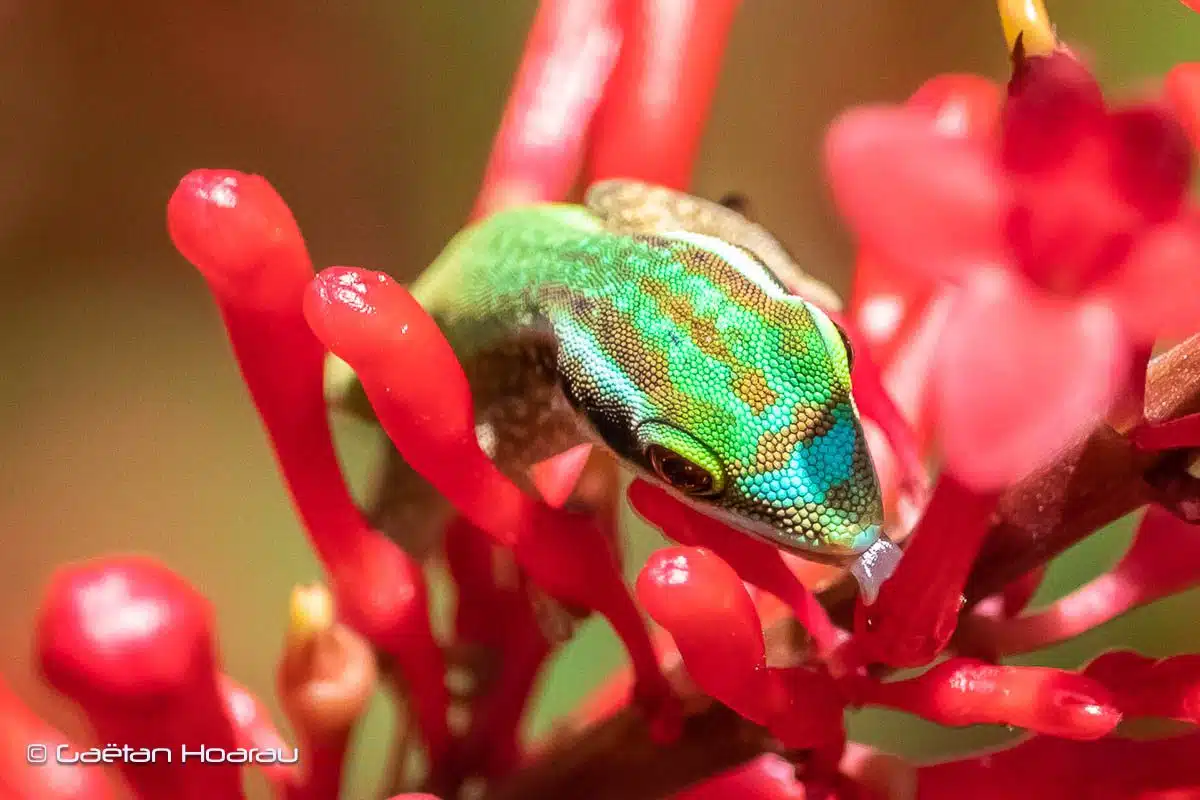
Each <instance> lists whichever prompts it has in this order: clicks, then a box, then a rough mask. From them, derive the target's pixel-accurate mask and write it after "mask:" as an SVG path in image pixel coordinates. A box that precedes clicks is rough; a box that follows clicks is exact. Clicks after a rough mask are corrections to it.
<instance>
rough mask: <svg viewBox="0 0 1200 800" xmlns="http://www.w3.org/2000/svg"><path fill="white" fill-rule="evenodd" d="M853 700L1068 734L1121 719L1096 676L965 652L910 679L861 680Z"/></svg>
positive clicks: (958, 720) (952, 720) (1101, 732)
mask: <svg viewBox="0 0 1200 800" xmlns="http://www.w3.org/2000/svg"><path fill="white" fill-rule="evenodd" d="M856 700H857V701H858V702H866V703H872V704H876V705H885V706H889V707H891V708H898V709H902V710H904V711H908V712H910V713H913V714H916V715H918V716H921V717H924V718H925V719H928V720H932V721H934V722H939V723H941V724H943V725H955V726H958V725H984V724H988V725H1012V726H1014V727H1019V728H1027V729H1029V730H1032V731H1037V732H1039V733H1045V734H1049V735H1052V736H1061V737H1064V738H1068V739H1098V738H1100V737H1101V736H1105V735H1107V734H1108V733H1109V732H1111V731H1112V730H1113V728H1115V727H1116V726H1117V723H1118V722H1120V721H1121V712H1120V711H1119V710H1118V708H1117V706H1116V703H1115V701H1114V699H1113V697H1112V695H1111V693H1110V692H1109V691H1108V690H1107V689H1105V688H1104V686H1102V685H1101V684H1100V683H1098V682H1097V681H1094V680H1091V679H1089V678H1085V677H1083V676H1080V675H1076V674H1075V673H1073V672H1066V671H1063V670H1057V669H1047V668H1042V667H1001V666H996V665H994V664H985V663H983V662H982V661H976V660H973V659H967V658H952V659H950V660H948V661H944V662H942V663H941V664H938V665H937V666H935V667H932V668H931V669H929V670H928V671H927V672H925V673H924V674H922V675H920V676H919V677H916V678H911V679H909V680H904V681H892V682H890V683H873V682H868V683H864V684H863V685H862V686H861V687H860V692H859V694H858V696H857V697H856Z"/></svg>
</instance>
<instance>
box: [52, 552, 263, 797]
mask: <svg viewBox="0 0 1200 800" xmlns="http://www.w3.org/2000/svg"><path fill="white" fill-rule="evenodd" d="M212 616H213V614H212V607H211V606H210V605H209V603H208V600H206V599H205V598H204V596H203V595H201V594H200V593H199V592H197V591H196V590H195V589H194V588H193V587H192V586H191V585H190V584H188V583H187V582H186V581H185V580H183V578H181V577H179V576H178V575H176V574H175V573H173V572H171V571H170V570H169V569H167V568H166V567H165V566H163V565H162V564H161V563H159V562H158V561H155V560H153V559H150V558H145V557H137V556H125V557H110V558H107V559H103V560H95V561H89V562H84V563H81V564H75V565H70V566H65V567H60V568H59V569H58V570H57V571H56V572H55V573H54V574H53V575H52V576H51V578H50V581H49V584H48V586H47V587H46V591H45V595H44V597H43V600H42V605H41V608H40V610H39V613H38V619H37V624H36V639H37V657H38V663H39V665H40V667H41V670H42V674H43V675H44V676H45V678H46V680H47V681H48V682H49V683H50V685H51V686H53V687H54V688H55V689H56V690H57V691H59V692H61V693H62V694H64V695H66V696H67V697H69V698H71V700H73V701H74V702H75V703H76V704H77V705H78V706H79V707H80V708H81V709H82V710H83V712H84V714H85V715H86V716H87V718H88V720H89V722H91V725H92V729H93V730H94V731H95V734H96V739H97V740H98V741H99V742H101V743H102V744H105V745H107V744H110V743H111V744H115V745H116V746H117V747H121V746H124V745H128V746H129V747H131V748H151V749H152V748H166V751H165V753H166V755H164V753H163V751H158V752H157V753H156V754H155V755H156V757H155V758H154V759H153V760H151V761H150V762H149V763H135V762H134V761H132V760H130V759H125V758H121V759H118V763H117V764H116V766H117V769H118V770H119V771H120V772H121V774H122V775H123V777H124V778H125V780H126V781H127V782H128V783H129V785H130V787H132V789H133V791H134V792H135V793H136V794H137V796H138V797H139V798H141V800H193V799H194V800H206V799H207V798H212V797H221V798H231V800H232V798H240V797H242V796H243V795H242V785H241V784H242V776H241V769H240V767H238V766H232V765H222V764H208V763H205V762H204V760H203V759H202V758H201V757H200V756H199V755H198V753H199V750H200V748H201V747H211V748H219V749H223V750H229V749H232V748H234V747H235V746H236V737H235V735H234V731H233V726H232V725H231V724H230V721H229V719H228V718H227V717H226V716H225V713H224V709H225V703H224V697H223V694H222V690H221V685H220V676H219V673H218V665H217V651H216V644H215V643H214V640H213V631H212V628H213V619H212ZM185 747H186V748H187V749H188V752H189V753H192V754H193V755H192V757H191V758H190V759H188V760H187V761H184V760H183V759H184V757H185V754H184V752H183V748H185ZM167 755H169V756H170V757H169V758H167V757H166V756H167Z"/></svg>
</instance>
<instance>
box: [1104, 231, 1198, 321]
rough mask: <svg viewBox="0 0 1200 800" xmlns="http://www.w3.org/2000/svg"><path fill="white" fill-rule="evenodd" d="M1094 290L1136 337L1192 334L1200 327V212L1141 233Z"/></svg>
mask: <svg viewBox="0 0 1200 800" xmlns="http://www.w3.org/2000/svg"><path fill="white" fill-rule="evenodd" d="M1097 290H1098V293H1099V295H1100V297H1102V298H1103V299H1104V300H1105V301H1106V302H1108V303H1111V304H1112V305H1113V307H1114V308H1116V309H1117V313H1118V314H1119V315H1120V317H1121V321H1122V322H1123V323H1124V324H1125V325H1126V326H1127V327H1128V328H1129V329H1130V331H1131V332H1132V333H1133V334H1134V335H1135V336H1137V337H1138V338H1139V339H1141V340H1144V341H1147V342H1148V341H1152V340H1153V339H1156V338H1159V337H1175V336H1188V335H1190V334H1191V333H1193V332H1195V331H1196V330H1197V328H1200V216H1194V217H1192V218H1190V219H1186V220H1181V221H1179V222H1175V223H1171V224H1168V225H1164V226H1161V227H1159V228H1157V229H1155V230H1153V231H1151V232H1150V233H1148V234H1146V235H1145V236H1143V237H1142V238H1141V241H1140V242H1139V243H1138V245H1137V247H1136V248H1135V249H1134V251H1133V253H1131V254H1130V256H1129V259H1128V260H1127V261H1126V263H1125V264H1124V266H1122V267H1121V268H1120V270H1118V271H1117V272H1116V273H1115V274H1114V275H1112V276H1111V277H1110V278H1109V279H1108V280H1107V281H1105V282H1104V283H1103V284H1102V285H1101V286H1099V287H1097Z"/></svg>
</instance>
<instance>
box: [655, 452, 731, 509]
mask: <svg viewBox="0 0 1200 800" xmlns="http://www.w3.org/2000/svg"><path fill="white" fill-rule="evenodd" d="M647 455H649V457H650V465H651V466H652V467H654V471H655V472H656V473H658V477H660V478H662V479H663V480H664V481H666V482H667V483H669V484H670V485H671V486H673V487H675V488H676V489H678V490H679V491H681V492H683V493H684V494H689V495H693V496H696V497H703V496H705V495H711V494H715V492H714V491H713V477H712V475H711V474H709V472H708V470H706V469H705V468H704V467H702V466H700V465H699V464H695V463H693V462H691V461H689V460H688V459H686V458H684V457H683V456H681V455H679V454H678V453H676V452H675V451H673V450H668V449H667V448H665V447H662V446H661V445H657V444H653V445H650V447H649V448H648V450H647Z"/></svg>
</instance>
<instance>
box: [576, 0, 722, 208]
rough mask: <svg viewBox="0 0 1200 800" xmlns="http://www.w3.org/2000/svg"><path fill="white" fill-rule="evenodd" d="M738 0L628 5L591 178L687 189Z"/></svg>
mask: <svg viewBox="0 0 1200 800" xmlns="http://www.w3.org/2000/svg"><path fill="white" fill-rule="evenodd" d="M740 5H741V2H740V0H682V2H671V3H662V2H657V0H628V1H627V2H625V3H623V4H621V5H619V8H620V13H621V16H622V20H621V22H622V26H621V27H622V29H623V30H624V31H625V39H624V41H623V42H622V44H621V52H620V58H619V59H618V60H617V64H616V68H615V69H614V70H613V74H612V79H611V81H610V83H609V86H608V87H607V89H606V91H605V93H604V101H603V102H602V103H601V105H600V108H599V110H598V112H597V115H596V122H595V128H594V132H593V135H592V145H591V149H590V152H589V159H588V162H589V163H588V175H589V179H590V180H592V181H596V180H604V179H606V178H636V179H638V180H643V181H648V182H651V183H657V184H660V185H663V186H670V187H672V188H676V189H686V188H687V186H688V184H689V183H690V182H691V173H692V165H693V164H694V163H695V161H696V154H697V152H699V149H700V138H701V136H702V134H703V133H704V121H705V119H707V117H708V110H709V107H710V106H711V104H712V98H713V94H714V91H715V89H716V85H717V80H718V78H719V77H720V69H721V60H722V54H723V53H724V51H725V44H726V41H727V40H728V38H729V29H730V27H731V26H732V25H733V19H734V16H735V15H736V13H737V10H738V8H739V7H740Z"/></svg>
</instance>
